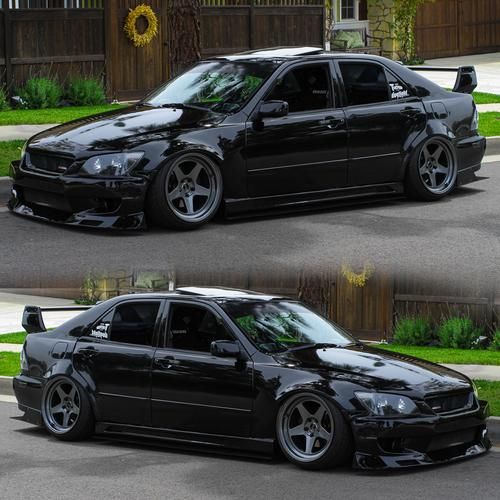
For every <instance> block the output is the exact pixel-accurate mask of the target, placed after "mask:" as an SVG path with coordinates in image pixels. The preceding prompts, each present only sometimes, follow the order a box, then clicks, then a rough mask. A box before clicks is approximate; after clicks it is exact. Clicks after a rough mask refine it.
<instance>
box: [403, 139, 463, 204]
mask: <svg viewBox="0 0 500 500" xmlns="http://www.w3.org/2000/svg"><path fill="white" fill-rule="evenodd" d="M457 172H458V168H457V162H456V159H455V155H454V153H453V149H452V145H451V144H450V143H449V142H448V141H447V140H446V139H443V138H440V137H432V138H430V139H428V140H427V141H426V142H424V144H423V145H422V146H421V147H420V149H419V150H418V152H417V154H416V155H415V156H414V158H413V160H412V162H411V164H410V166H409V168H408V171H407V175H406V190H407V192H408V194H409V195H410V196H412V197H413V198H417V199H421V200H426V201H433V200H439V199H441V198H443V196H446V195H447V194H449V193H450V192H451V191H452V190H453V188H454V187H455V183H456V180H457Z"/></svg>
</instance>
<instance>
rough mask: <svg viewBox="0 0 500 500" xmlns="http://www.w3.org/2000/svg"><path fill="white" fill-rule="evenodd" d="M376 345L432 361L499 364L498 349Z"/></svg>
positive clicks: (459, 363) (499, 354)
mask: <svg viewBox="0 0 500 500" xmlns="http://www.w3.org/2000/svg"><path fill="white" fill-rule="evenodd" d="M376 347H379V348H381V349H385V350H387V351H392V352H399V353H401V354H407V355H409V356H415V357H416V358H422V359H426V360H427V361H432V362H433V363H450V364H457V365H497V366H499V365H500V352H499V351H479V350H470V349H447V348H444V347H417V346H406V345H394V344H377V345H376Z"/></svg>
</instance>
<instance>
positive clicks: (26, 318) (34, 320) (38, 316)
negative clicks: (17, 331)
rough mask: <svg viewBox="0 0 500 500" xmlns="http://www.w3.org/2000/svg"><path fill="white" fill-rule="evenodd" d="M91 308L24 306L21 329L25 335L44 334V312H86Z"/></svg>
mask: <svg viewBox="0 0 500 500" xmlns="http://www.w3.org/2000/svg"><path fill="white" fill-rule="evenodd" d="M91 307H93V306H61V307H40V306H25V308H24V311H23V321H22V325H23V328H24V329H25V330H26V332H27V333H39V332H46V331H47V328H46V327H45V323H44V321H43V316H42V313H44V312H63V311H86V310H87V309H90V308H91Z"/></svg>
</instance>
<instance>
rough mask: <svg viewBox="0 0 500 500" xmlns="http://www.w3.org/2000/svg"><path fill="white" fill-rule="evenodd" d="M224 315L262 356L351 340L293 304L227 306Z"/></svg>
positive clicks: (241, 304) (349, 341)
mask: <svg viewBox="0 0 500 500" xmlns="http://www.w3.org/2000/svg"><path fill="white" fill-rule="evenodd" d="M223 307H224V309H225V310H226V312H227V313H228V314H229V315H230V316H231V318H232V319H233V320H234V321H235V322H236V324H237V325H238V326H239V327H240V328H241V329H242V330H243V332H244V333H245V334H246V335H247V337H249V338H250V340H252V342H253V343H254V344H255V345H256V346H257V348H258V349H260V350H261V351H264V352H279V351H285V350H287V349H290V348H294V347H299V346H302V345H308V344H335V345H345V344H349V343H352V342H353V339H352V337H351V336H350V335H349V334H348V333H346V332H345V331H344V330H342V329H341V328H340V327H339V326H337V325H334V324H332V323H330V322H328V321H327V320H326V319H324V318H322V317H321V316H319V315H318V314H316V313H314V312H313V311H310V310H309V309H307V308H306V307H304V306H303V305H302V304H298V303H296V302H281V301H280V302H279V301H272V302H263V301H258V302H247V301H245V302H241V301H238V302H236V301H235V302H226V303H225V304H224V305H223Z"/></svg>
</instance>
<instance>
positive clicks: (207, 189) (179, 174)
mask: <svg viewBox="0 0 500 500" xmlns="http://www.w3.org/2000/svg"><path fill="white" fill-rule="evenodd" d="M222 188H223V186H222V175H221V173H220V169H219V167H218V165H217V164H216V163H215V162H214V161H213V160H212V159H211V158H209V157H208V156H207V155H204V154H200V153H187V154H183V155H181V156H178V157H177V158H174V159H172V160H170V161H169V162H168V163H167V164H166V165H165V166H164V167H163V168H162V169H161V170H160V172H159V173H158V174H157V176H156V178H155V179H154V181H153V183H152V185H151V188H150V189H149V192H148V195H147V199H146V212H147V215H148V218H149V219H150V221H151V222H152V223H153V224H154V225H157V226H160V227H165V228H177V229H195V228H197V227H199V226H201V225H203V224H206V223H207V222H208V221H209V220H211V219H212V218H213V217H214V215H215V214H216V213H217V210H218V209H219V206H220V203H221V200H222V191H223V189H222Z"/></svg>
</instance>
